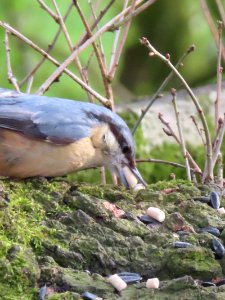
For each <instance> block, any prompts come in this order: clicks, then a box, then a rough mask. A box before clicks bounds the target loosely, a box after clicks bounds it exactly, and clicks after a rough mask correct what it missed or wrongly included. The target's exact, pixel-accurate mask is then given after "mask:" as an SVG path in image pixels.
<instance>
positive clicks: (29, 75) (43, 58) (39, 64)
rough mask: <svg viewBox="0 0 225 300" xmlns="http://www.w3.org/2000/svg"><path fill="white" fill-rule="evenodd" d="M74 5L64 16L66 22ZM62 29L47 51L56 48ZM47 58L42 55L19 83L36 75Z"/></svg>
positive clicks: (71, 5)
mask: <svg viewBox="0 0 225 300" xmlns="http://www.w3.org/2000/svg"><path fill="white" fill-rule="evenodd" d="M72 7H73V3H72V4H70V6H69V7H68V10H67V12H66V14H65V16H64V18H63V20H64V22H65V21H66V19H67V18H68V16H69V14H70V12H71V9H72ZM61 31H62V28H61V27H59V29H58V31H57V33H56V35H55V37H54V38H53V40H52V42H51V43H50V45H49V46H48V49H47V50H46V53H50V52H51V51H52V49H53V48H54V46H55V44H56V42H57V40H58V38H59V36H60V33H61ZM45 60H46V57H45V56H44V57H42V58H41V60H40V61H39V62H38V63H37V64H36V65H35V66H34V68H33V69H32V70H31V71H30V72H29V73H28V74H27V75H26V76H25V77H24V78H23V79H22V80H21V81H20V83H19V86H20V87H21V86H23V84H24V83H25V82H26V81H27V80H29V78H30V77H32V76H34V74H35V73H36V72H37V70H38V69H39V68H40V67H41V66H42V64H43V63H44V62H45Z"/></svg>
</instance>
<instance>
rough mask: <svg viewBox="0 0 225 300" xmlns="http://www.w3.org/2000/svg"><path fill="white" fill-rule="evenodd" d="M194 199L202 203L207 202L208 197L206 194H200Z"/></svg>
mask: <svg viewBox="0 0 225 300" xmlns="http://www.w3.org/2000/svg"><path fill="white" fill-rule="evenodd" d="M194 200H195V201H200V202H202V203H209V201H210V197H207V196H201V197H196V198H194Z"/></svg>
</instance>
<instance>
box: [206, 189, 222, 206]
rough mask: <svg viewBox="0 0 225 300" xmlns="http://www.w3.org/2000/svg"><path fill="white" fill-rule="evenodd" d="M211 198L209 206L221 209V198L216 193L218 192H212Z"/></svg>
mask: <svg viewBox="0 0 225 300" xmlns="http://www.w3.org/2000/svg"><path fill="white" fill-rule="evenodd" d="M209 197H210V202H209V205H210V206H211V207H212V208H215V209H219V208H220V196H219V194H218V193H216V192H211V193H210V195H209Z"/></svg>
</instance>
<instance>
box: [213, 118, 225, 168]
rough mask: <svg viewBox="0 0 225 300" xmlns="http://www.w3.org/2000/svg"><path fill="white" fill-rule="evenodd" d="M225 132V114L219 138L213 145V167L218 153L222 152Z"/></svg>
mask: <svg viewBox="0 0 225 300" xmlns="http://www.w3.org/2000/svg"><path fill="white" fill-rule="evenodd" d="M224 132H225V114H224V117H223V123H222V125H221V129H220V130H219V132H218V137H217V140H216V141H215V144H214V147H213V156H212V165H213V167H214V166H215V164H216V161H217V158H218V155H219V153H220V149H221V145H222V142H223V138H224Z"/></svg>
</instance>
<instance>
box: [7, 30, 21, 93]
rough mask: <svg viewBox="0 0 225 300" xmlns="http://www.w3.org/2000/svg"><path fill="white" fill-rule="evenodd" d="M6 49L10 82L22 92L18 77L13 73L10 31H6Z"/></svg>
mask: <svg viewBox="0 0 225 300" xmlns="http://www.w3.org/2000/svg"><path fill="white" fill-rule="evenodd" d="M5 50H6V64H7V71H8V80H9V82H10V83H11V84H12V85H13V86H14V87H15V89H16V91H17V92H20V88H19V86H18V84H17V79H16V77H15V76H14V74H13V71H12V66H11V59H10V51H11V50H10V47H9V31H8V30H6V31H5Z"/></svg>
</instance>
